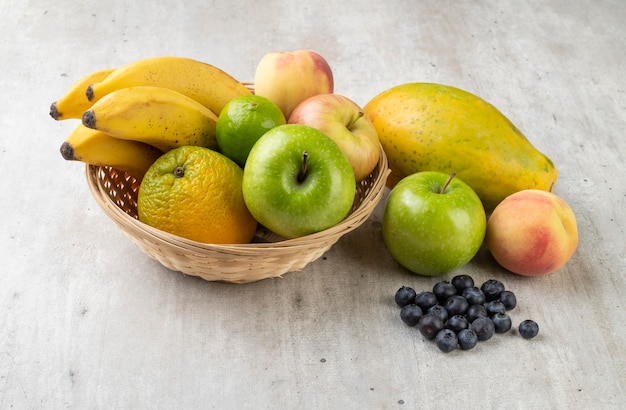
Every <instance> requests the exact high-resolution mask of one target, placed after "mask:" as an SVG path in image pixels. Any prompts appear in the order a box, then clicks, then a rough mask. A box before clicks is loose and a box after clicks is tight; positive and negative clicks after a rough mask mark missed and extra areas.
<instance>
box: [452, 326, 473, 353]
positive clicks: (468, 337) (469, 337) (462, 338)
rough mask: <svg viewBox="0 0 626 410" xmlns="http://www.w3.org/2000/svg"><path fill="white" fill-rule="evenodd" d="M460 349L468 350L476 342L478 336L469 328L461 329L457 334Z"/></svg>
mask: <svg viewBox="0 0 626 410" xmlns="http://www.w3.org/2000/svg"><path fill="white" fill-rule="evenodd" d="M456 337H457V339H458V341H459V347H460V348H461V350H470V349H473V348H474V347H476V345H477V344H478V336H476V333H474V331H473V330H471V329H463V330H461V331H460V332H459V333H458V334H457V336H456Z"/></svg>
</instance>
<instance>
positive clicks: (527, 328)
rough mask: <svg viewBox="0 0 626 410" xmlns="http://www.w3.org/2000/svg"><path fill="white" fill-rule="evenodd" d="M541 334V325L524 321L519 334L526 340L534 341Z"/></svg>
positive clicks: (531, 321)
mask: <svg viewBox="0 0 626 410" xmlns="http://www.w3.org/2000/svg"><path fill="white" fill-rule="evenodd" d="M538 333H539V325H538V324H537V322H535V321H534V320H530V319H527V320H524V321H523V322H522V323H520V324H519V334H520V336H522V337H523V338H524V339H532V338H533V337H535V336H537V334H538Z"/></svg>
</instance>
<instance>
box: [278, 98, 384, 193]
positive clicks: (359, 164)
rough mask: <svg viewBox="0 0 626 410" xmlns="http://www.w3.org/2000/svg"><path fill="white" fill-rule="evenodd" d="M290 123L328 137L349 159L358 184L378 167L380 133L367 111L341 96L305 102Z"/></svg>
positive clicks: (298, 108)
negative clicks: (317, 131) (311, 129)
mask: <svg viewBox="0 0 626 410" xmlns="http://www.w3.org/2000/svg"><path fill="white" fill-rule="evenodd" d="M288 122H289V123H290V124H304V125H308V126H310V127H313V128H316V129H318V130H320V131H322V132H323V133H324V134H326V135H328V136H329V137H330V138H331V139H332V140H333V141H335V143H337V145H339V148H341V152H343V154H344V155H345V156H346V158H348V161H349V162H350V165H352V170H353V171H354V177H355V179H356V180H357V181H361V180H363V179H364V178H365V177H367V176H368V175H369V174H370V173H371V172H372V171H373V170H374V168H376V164H378V160H379V158H380V141H379V140H378V133H377V132H376V129H375V128H374V125H372V123H371V121H370V120H369V118H367V117H366V116H365V115H363V109H362V108H361V107H359V105H357V103H355V102H354V101H352V100H350V99H349V98H347V97H344V96H342V95H339V94H318V95H315V96H313V97H309V98H307V99H306V100H304V101H302V102H301V103H300V104H298V106H296V108H295V109H294V110H293V112H292V113H291V116H290V117H289V120H288Z"/></svg>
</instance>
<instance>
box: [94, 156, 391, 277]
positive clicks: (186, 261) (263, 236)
mask: <svg viewBox="0 0 626 410" xmlns="http://www.w3.org/2000/svg"><path fill="white" fill-rule="evenodd" d="M86 172H87V182H88V184H89V188H90V189H91V192H92V194H93V196H94V198H95V200H96V202H97V203H98V205H99V206H100V207H101V208H102V210H103V211H104V212H105V213H106V214H107V215H108V216H109V217H110V218H111V219H112V220H113V221H114V222H115V223H116V224H117V225H118V226H119V227H120V228H121V229H122V231H124V233H125V234H126V235H127V236H128V237H130V238H131V240H132V241H133V242H134V243H135V244H136V245H137V246H138V247H139V248H140V249H141V250H142V251H143V252H144V253H146V254H147V255H148V256H150V257H152V258H153V259H156V260H157V261H159V262H160V263H161V264H162V265H164V266H165V267H167V268H169V269H171V270H174V271H180V272H183V273H185V274H187V275H193V276H199V277H201V278H203V279H205V280H207V281H221V282H231V283H247V282H254V281H258V280H261V279H265V278H270V277H277V276H281V275H283V274H284V273H287V272H292V271H298V270H301V269H302V268H304V267H305V266H306V265H307V264H308V263H310V262H312V261H314V260H316V259H318V258H319V257H320V256H322V255H323V254H324V252H326V251H327V250H328V249H329V248H330V247H331V246H332V245H333V244H334V243H336V242H337V241H338V240H339V238H341V236H343V235H345V234H346V233H348V232H351V231H353V230H355V229H356V228H358V227H359V226H360V225H361V224H363V223H364V222H365V221H366V220H367V219H368V218H369V216H370V215H371V213H372V212H373V211H374V208H375V207H376V205H377V204H378V203H379V202H380V200H381V198H382V195H383V191H384V188H385V182H386V180H387V176H388V174H389V169H388V166H387V157H386V155H385V153H384V151H383V150H382V148H381V155H380V160H379V162H378V165H377V166H376V169H375V170H374V172H373V173H372V174H370V175H369V177H368V178H366V179H365V180H363V181H361V183H360V184H357V192H356V195H355V199H354V204H353V206H352V210H351V211H350V213H349V215H348V216H347V217H346V218H345V219H344V220H343V222H341V223H339V224H338V225H335V226H333V227H332V228H329V229H326V230H324V231H322V232H318V233H315V234H311V235H307V236H304V237H300V238H296V239H288V240H284V239H283V238H281V237H278V236H277V235H276V234H274V233H272V232H270V231H268V230H266V229H263V227H259V229H258V230H257V233H256V236H255V238H254V240H253V242H252V243H247V244H240V245H216V244H206V243H200V242H196V241H192V240H188V239H186V238H182V237H179V236H176V235H172V234H169V233H167V232H164V231H161V230H158V229H155V228H153V227H151V226H149V225H147V224H144V223H142V222H140V221H139V220H138V219H137V192H138V190H139V182H138V181H137V180H135V179H134V178H133V177H131V176H129V175H128V174H126V173H124V172H121V171H118V170H117V169H115V168H111V167H100V166H94V165H87V167H86Z"/></svg>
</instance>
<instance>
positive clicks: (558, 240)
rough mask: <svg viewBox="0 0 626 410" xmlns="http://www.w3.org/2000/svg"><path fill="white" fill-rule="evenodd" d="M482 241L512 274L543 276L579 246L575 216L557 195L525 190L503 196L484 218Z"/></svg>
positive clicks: (555, 268)
mask: <svg viewBox="0 0 626 410" xmlns="http://www.w3.org/2000/svg"><path fill="white" fill-rule="evenodd" d="M485 242H486V243H487V246H488V247H489V250H490V251H491V254H492V255H493V257H494V258H495V260H496V261H497V262H498V263H499V264H500V265H502V266H503V267H504V268H506V269H508V270H509V271H511V272H513V273H517V274H520V275H524V276H538V275H546V274H548V273H551V272H554V271H556V270H557V269H559V268H561V267H562V266H563V265H565V263H566V262H567V261H568V260H569V259H570V258H571V256H572V255H573V254H574V251H575V250H576V247H577V246H578V228H577V224H576V216H575V215H574V212H573V211H572V209H571V208H570V207H569V205H568V204H567V203H566V202H565V201H564V200H563V199H561V198H560V197H558V196H557V195H555V194H553V193H551V192H547V191H542V190H537V189H526V190H523V191H519V192H516V193H514V194H512V195H509V196H508V197H506V198H505V199H504V200H503V201H502V202H500V204H498V206H497V207H496V208H495V209H494V211H493V213H492V214H491V216H490V217H489V220H488V221H487V234H486V237H485Z"/></svg>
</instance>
